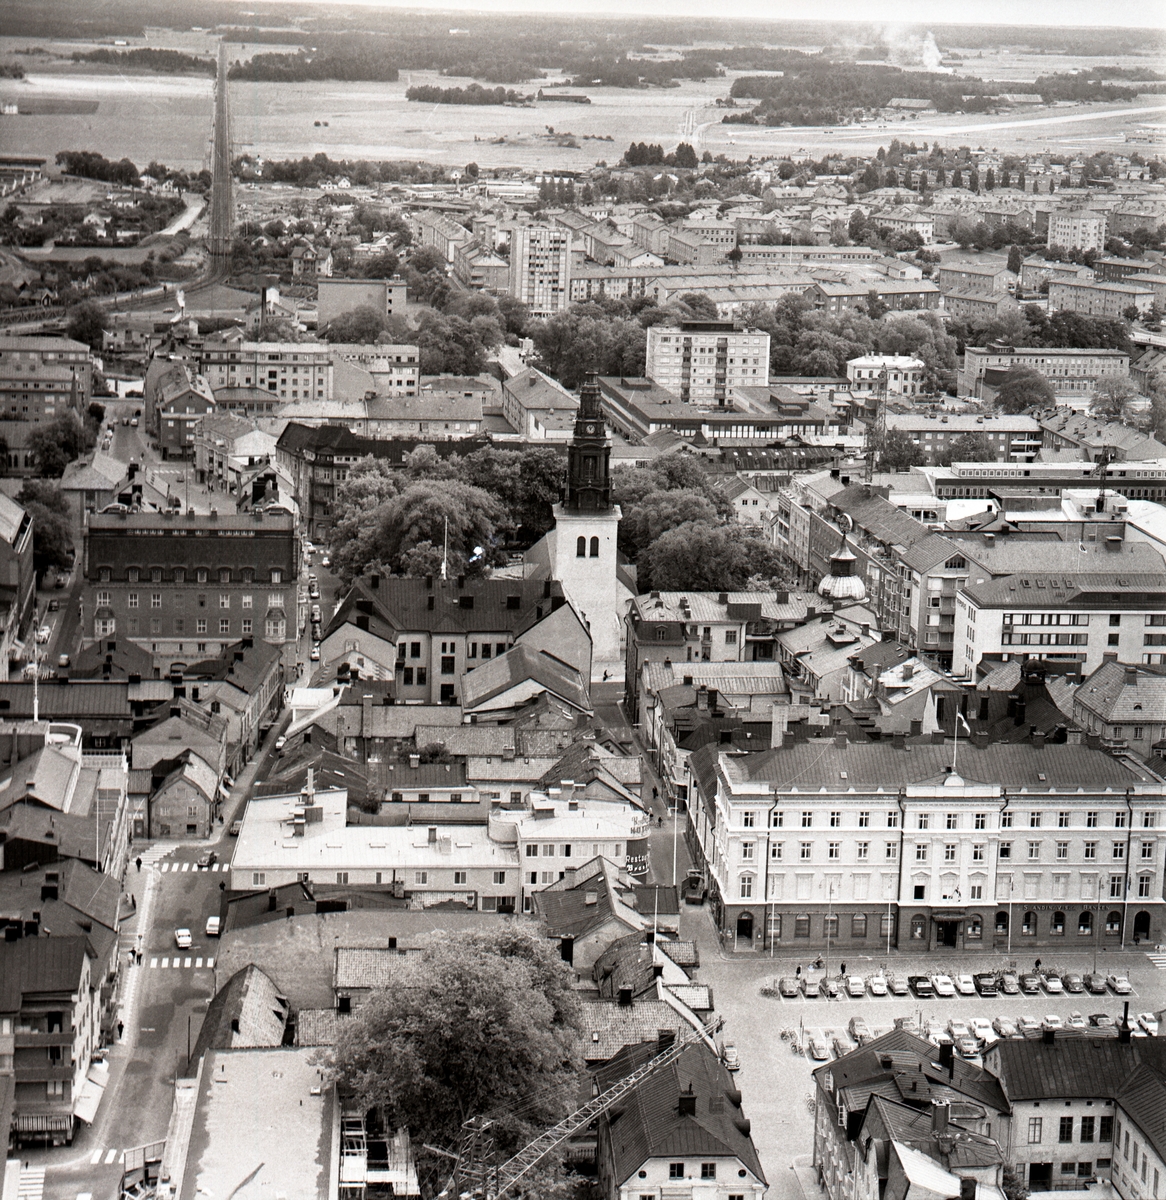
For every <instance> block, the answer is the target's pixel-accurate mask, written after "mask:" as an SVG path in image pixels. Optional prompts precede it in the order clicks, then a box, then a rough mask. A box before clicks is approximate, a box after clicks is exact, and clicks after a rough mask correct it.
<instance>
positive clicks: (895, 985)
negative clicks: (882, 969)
mask: <svg viewBox="0 0 1166 1200" xmlns="http://www.w3.org/2000/svg"><path fill="white" fill-rule="evenodd" d="M887 991H889V992H890V993H891V995H892V996H906V995H907V980H905V979H904V978H903V977H902V975H888V976H887Z"/></svg>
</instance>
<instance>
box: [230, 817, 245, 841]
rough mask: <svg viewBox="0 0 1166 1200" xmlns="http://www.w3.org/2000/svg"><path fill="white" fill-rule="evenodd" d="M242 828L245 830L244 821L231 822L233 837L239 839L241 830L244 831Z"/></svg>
mask: <svg viewBox="0 0 1166 1200" xmlns="http://www.w3.org/2000/svg"><path fill="white" fill-rule="evenodd" d="M242 828H243V822H242V821H232V822H231V837H238V836H239V830H240V829H242Z"/></svg>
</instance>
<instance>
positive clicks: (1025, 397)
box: [996, 367, 1057, 413]
mask: <svg viewBox="0 0 1166 1200" xmlns="http://www.w3.org/2000/svg"><path fill="white" fill-rule="evenodd" d="M1056 402H1057V396H1056V393H1055V392H1054V391H1053V385H1052V384H1051V383H1049V381H1048V380H1047V379H1046V378H1045V377H1044V376H1043V375H1042V374H1041V373H1040V372H1039V371H1034V370H1033V369H1032V368H1031V367H1013V368H1012V369H1011V370H1010V371H1009V372H1008V376H1007V378H1006V379H1005V380H1004V382H1003V383H1002V384H1001V385H1000V387H999V388H998V389H997V392H996V403H997V405H999V407H1000V409H1001V411H1003V412H1006V413H1022V412H1024V411H1025V410H1026V409H1029V408H1033V407H1040V408H1044V407H1047V406H1048V405H1054V404H1056Z"/></svg>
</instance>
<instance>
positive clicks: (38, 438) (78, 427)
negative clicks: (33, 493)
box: [28, 410, 95, 479]
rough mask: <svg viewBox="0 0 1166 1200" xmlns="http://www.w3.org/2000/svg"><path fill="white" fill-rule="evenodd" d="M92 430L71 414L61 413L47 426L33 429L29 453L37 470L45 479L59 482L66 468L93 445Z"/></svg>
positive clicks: (29, 438)
mask: <svg viewBox="0 0 1166 1200" xmlns="http://www.w3.org/2000/svg"><path fill="white" fill-rule="evenodd" d="M94 440H95V439H94V436H93V433H92V431H91V430H89V429H87V428H86V427H85V425H84V423H83V422H82V420H81V418H80V417H79V416H77V414H76V413H75V412H73V411H72V410H70V411H68V412H63V413H62V414H61V415H60V416H59V417H57V418H56V419H55V420H53V421H50V422H49V423H48V424H47V425H41V426H39V427H38V428H36V429H34V430H33V431H32V433H31V434H29V437H28V449H29V451H30V452H31V453H32V454H33V455H35V457H36V469H37V471H38V472H39V474H40V475H41V476H42V477H43V478H46V479H59V478H60V477H61V475H63V474H64V471H65V468H66V467H67V466H68V465H69V464H70V463H71V462H72V461H73V459H75V458H79V457H80V456H81V455H82V454H84V453H85V451H86V450H89V449H90V448H91V447H92V446H93V443H94Z"/></svg>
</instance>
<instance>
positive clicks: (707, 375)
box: [644, 321, 769, 406]
mask: <svg viewBox="0 0 1166 1200" xmlns="http://www.w3.org/2000/svg"><path fill="white" fill-rule="evenodd" d="M644 373H645V374H646V375H647V377H648V378H649V379H651V380H652V381H653V382H654V383H658V384H659V385H660V386H661V387H665V388H667V389H668V390H669V391H670V392H674V393H675V394H676V395H677V396H679V397H680V399H681V400H682V401H683V402H684V403H686V404H715V405H720V406H728V405H729V400H728V395H729V392H730V390H731V389H732V388H735V387H768V386H769V334H768V333H763V332H762V331H761V330H759V329H745V328H743V327H742V326H741V325H739V324H737V323H736V322H733V321H682V322H681V323H680V324H679V325H652V326H649V328H648V349H647V363H646V365H645V368H644Z"/></svg>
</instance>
